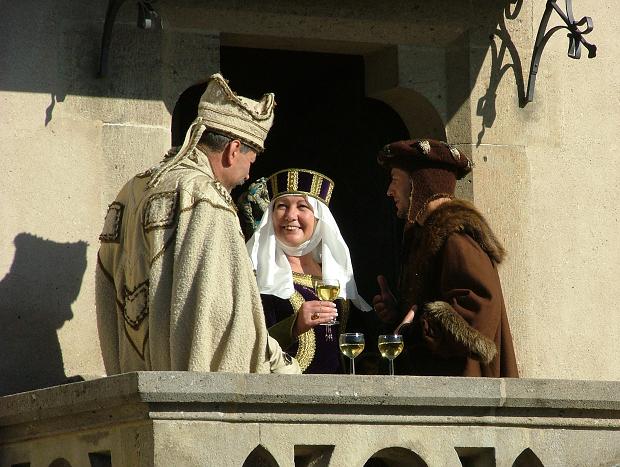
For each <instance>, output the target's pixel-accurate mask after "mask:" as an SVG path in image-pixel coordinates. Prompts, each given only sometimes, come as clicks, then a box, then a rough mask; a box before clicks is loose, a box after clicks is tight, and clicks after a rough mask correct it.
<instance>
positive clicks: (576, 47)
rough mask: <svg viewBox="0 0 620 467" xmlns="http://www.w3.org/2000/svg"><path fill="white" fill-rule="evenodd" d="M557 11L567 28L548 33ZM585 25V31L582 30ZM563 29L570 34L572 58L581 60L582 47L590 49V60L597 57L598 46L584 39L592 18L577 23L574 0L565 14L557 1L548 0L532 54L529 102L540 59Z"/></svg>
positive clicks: (589, 30)
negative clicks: (555, 35) (553, 14)
mask: <svg viewBox="0 0 620 467" xmlns="http://www.w3.org/2000/svg"><path fill="white" fill-rule="evenodd" d="M553 10H555V11H556V12H557V14H558V15H559V16H560V18H562V20H563V21H564V22H565V23H566V26H555V27H553V28H551V29H550V30H549V31H547V25H548V24H549V18H550V17H551V12H552V11H553ZM584 25H585V29H583V30H580V28H581V27H582V26H584ZM561 29H567V30H568V31H569V32H568V35H567V36H568V56H569V57H570V58H574V59H579V58H581V45H582V44H583V46H584V47H585V48H586V49H588V58H594V57H596V45H594V44H590V43H589V42H588V41H586V40H585V39H584V37H583V36H584V35H586V34H589V33H590V32H591V31H592V29H594V26H593V24H592V18H590V17H589V16H584V17H583V18H581V19H580V20H579V21H575V19H574V17H573V6H572V0H566V13H564V12H563V11H562V10H561V9H560V7H559V6H558V5H557V1H556V0H547V7H546V8H545V13H544V14H543V17H542V20H541V22H540V26H539V27H538V34H537V35H536V42H535V44H534V52H533V53H532V63H531V65H530V76H529V79H528V82H527V95H526V99H527V102H532V101H533V100H534V87H535V85H536V74H537V73H538V65H539V63H540V57H541V56H542V53H543V49H544V48H545V45H547V42H548V41H549V39H550V38H551V36H552V35H553V34H554V33H556V32H557V31H559V30H561Z"/></svg>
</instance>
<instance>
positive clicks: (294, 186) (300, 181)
mask: <svg viewBox="0 0 620 467" xmlns="http://www.w3.org/2000/svg"><path fill="white" fill-rule="evenodd" d="M267 190H268V191H269V198H270V199H271V200H273V199H275V198H278V197H280V196H283V195H308V196H312V197H314V198H316V199H318V200H320V201H323V202H324V203H325V204H326V205H329V200H330V199H331V197H332V192H333V191H334V181H333V180H332V179H331V178H329V177H326V176H325V175H323V174H321V173H319V172H315V171H314V170H307V169H285V170H281V171H279V172H276V173H274V174H273V175H272V176H271V177H269V180H268V182H267Z"/></svg>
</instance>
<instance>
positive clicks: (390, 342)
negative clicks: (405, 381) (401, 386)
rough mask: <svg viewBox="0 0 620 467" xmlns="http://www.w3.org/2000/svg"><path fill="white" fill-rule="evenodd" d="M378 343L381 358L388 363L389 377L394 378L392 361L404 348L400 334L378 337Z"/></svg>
mask: <svg viewBox="0 0 620 467" xmlns="http://www.w3.org/2000/svg"><path fill="white" fill-rule="evenodd" d="M378 343H379V352H381V356H382V357H383V358H387V359H388V360H389V361H390V375H391V376H394V359H395V358H396V357H398V356H399V355H400V353H401V352H402V351H403V348H404V347H405V344H404V342H403V336H401V335H400V334H384V335H381V336H379V340H378Z"/></svg>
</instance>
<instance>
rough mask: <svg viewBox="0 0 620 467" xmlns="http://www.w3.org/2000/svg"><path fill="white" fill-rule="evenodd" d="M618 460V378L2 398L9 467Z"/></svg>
mask: <svg viewBox="0 0 620 467" xmlns="http://www.w3.org/2000/svg"><path fill="white" fill-rule="evenodd" d="M110 465H112V466H115V467H116V466H131V467H133V466H175V467H176V466H269V467H271V466H280V467H292V466H308V467H310V466H312V467H320V466H337V467H340V466H343V467H347V466H359V467H362V466H368V467H371V466H461V465H463V466H523V467H525V466H528V467H530V466H534V467H535V466H614V465H615V466H617V465H620V382H604V381H562V380H531V379H530V380H528V379H520V380H510V379H484V378H479V379H474V378H440V377H433V378H427V377H405V376H397V377H388V376H383V377H382V376H348V375H338V376H333V375H304V376H287V375H237V374H225V373H217V374H209V373H188V372H139V373H127V374H124V375H118V376H113V377H108V378H102V379H97V380H91V381H85V382H80V383H73V384H67V385H64V386H57V387H52V388H48V389H41V390H37V391H31V392H26V393H21V394H15V395H11V396H5V397H2V398H0V466H2V467H4V466H7V467H27V466H30V467H48V466H51V467H68V466H72V467H80V466H88V467H99V466H110Z"/></svg>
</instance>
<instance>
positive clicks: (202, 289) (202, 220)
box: [96, 150, 299, 374]
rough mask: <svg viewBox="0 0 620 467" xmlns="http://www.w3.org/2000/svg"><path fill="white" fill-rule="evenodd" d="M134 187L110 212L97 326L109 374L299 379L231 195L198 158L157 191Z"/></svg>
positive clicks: (140, 184)
mask: <svg viewBox="0 0 620 467" xmlns="http://www.w3.org/2000/svg"><path fill="white" fill-rule="evenodd" d="M149 175H150V174H149V173H148V172H147V173H145V174H141V175H138V176H136V177H134V178H133V179H132V180H131V181H129V182H128V183H127V184H126V185H125V187H124V188H123V189H122V190H121V192H120V193H119V195H118V197H117V199H116V200H115V202H114V203H112V205H110V209H109V210H108V215H107V216H106V221H105V224H104V229H103V232H102V234H101V237H100V239H101V240H102V244H101V248H100V250H99V265H98V268H97V294H96V295H97V322H98V328H99V335H100V340H101V347H102V351H103V357H104V362H105V366H106V370H107V372H108V374H116V373H122V372H127V371H139V370H190V371H226V372H235V373H247V372H251V373H268V372H269V371H270V369H271V370H272V371H276V372H284V373H299V367H298V365H297V363H296V361H294V360H293V361H292V362H291V361H290V359H289V357H288V356H287V355H285V354H283V352H282V350H281V349H280V347H279V345H278V344H277V343H276V342H275V341H274V340H273V339H271V338H269V336H268V333H267V329H266V327H265V320H264V315H263V311H262V306H261V301H260V295H259V293H258V289H257V286H256V280H255V278H254V274H253V270H252V266H251V262H250V260H249V258H248V255H247V250H246V248H245V243H244V239H243V234H242V232H241V228H240V225H239V221H238V218H237V215H236V212H235V210H234V208H233V203H232V200H231V199H230V195H229V194H228V192H227V191H226V190H225V189H224V188H223V186H222V185H221V184H219V182H217V181H216V180H215V179H214V176H213V172H212V170H211V167H210V164H209V162H208V159H207V158H206V156H205V155H204V154H203V153H201V152H200V151H198V150H195V151H194V153H193V155H192V156H190V157H189V158H186V159H185V160H184V161H183V162H182V163H181V164H180V165H178V166H177V167H175V168H174V169H173V170H171V171H170V172H168V173H167V174H166V176H164V177H163V178H162V179H161V181H160V183H159V184H158V185H157V186H156V187H155V188H151V189H147V188H146V185H147V183H148V181H149Z"/></svg>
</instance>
